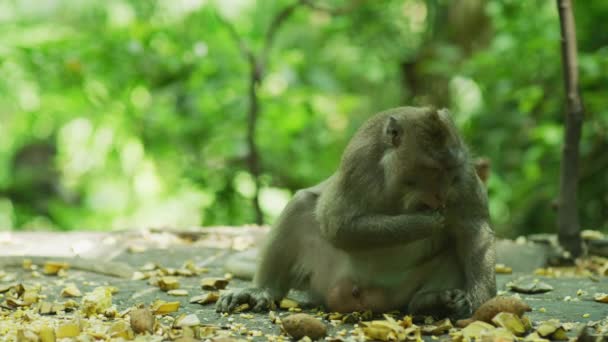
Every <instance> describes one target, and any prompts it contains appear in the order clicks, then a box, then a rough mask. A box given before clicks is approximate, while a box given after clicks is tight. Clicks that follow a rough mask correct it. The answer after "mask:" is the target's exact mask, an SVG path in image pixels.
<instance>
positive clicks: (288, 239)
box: [216, 190, 319, 312]
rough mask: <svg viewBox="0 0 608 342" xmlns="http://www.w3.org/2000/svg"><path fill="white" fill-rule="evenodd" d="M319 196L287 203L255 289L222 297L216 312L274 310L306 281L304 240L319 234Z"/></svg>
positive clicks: (306, 194) (302, 194)
mask: <svg viewBox="0 0 608 342" xmlns="http://www.w3.org/2000/svg"><path fill="white" fill-rule="evenodd" d="M317 197H318V196H317V194H316V193H314V192H313V191H310V190H301V191H299V192H297V193H296V195H295V196H294V198H293V199H292V200H291V201H290V202H289V203H288V204H287V206H286V207H285V209H284V210H283V212H282V214H281V216H280V217H279V219H278V220H277V222H276V223H275V226H274V227H273V229H272V230H271V232H270V234H269V236H268V239H267V241H266V244H265V246H264V248H263V249H262V250H261V255H260V259H259V264H258V267H257V270H256V274H255V277H254V286H253V287H249V288H244V289H238V290H233V291H229V292H227V293H225V294H223V295H222V296H221V298H220V299H219V300H218V302H217V304H216V310H217V311H220V312H230V311H232V310H233V309H234V308H235V307H237V306H238V305H240V304H244V303H247V304H249V305H250V307H251V308H252V309H253V310H254V311H261V310H267V309H271V308H272V307H273V306H274V305H275V302H276V301H278V300H280V299H281V298H283V297H284V296H285V295H286V294H287V292H289V290H290V289H292V288H295V287H301V286H300V285H302V284H301V283H302V282H304V281H305V280H306V279H307V274H305V271H306V269H302V268H301V267H300V263H301V260H300V256H301V254H302V248H303V245H302V241H303V240H304V239H305V238H306V234H307V233H312V234H314V232H315V231H317V235H318V234H319V233H318V223H317V222H316V219H315V217H314V208H315V205H316V199H317Z"/></svg>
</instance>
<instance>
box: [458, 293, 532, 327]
mask: <svg viewBox="0 0 608 342" xmlns="http://www.w3.org/2000/svg"><path fill="white" fill-rule="evenodd" d="M528 311H532V308H530V306H528V304H526V303H525V302H524V301H522V300H521V299H519V298H515V297H505V296H497V297H494V298H492V299H490V300H488V301H487V302H485V303H483V304H482V305H481V306H480V307H479V308H478V309H477V310H476V311H475V313H474V314H473V316H472V317H471V318H470V319H461V320H459V321H458V322H456V326H458V327H461V328H462V327H466V326H467V325H468V324H470V323H472V322H474V321H482V322H486V323H491V322H492V318H494V316H496V315H497V314H498V313H500V312H510V313H513V314H515V315H517V316H519V317H521V316H522V315H523V314H524V312H528Z"/></svg>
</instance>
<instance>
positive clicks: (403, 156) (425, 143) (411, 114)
mask: <svg viewBox="0 0 608 342" xmlns="http://www.w3.org/2000/svg"><path fill="white" fill-rule="evenodd" d="M384 134H385V135H386V137H387V138H386V141H387V142H389V144H390V147H389V148H388V149H387V151H386V154H385V156H384V158H383V163H384V166H385V176H386V180H387V185H388V186H390V188H391V190H392V191H396V192H397V193H398V194H399V196H400V197H401V198H402V199H403V206H404V207H406V208H408V209H420V208H421V207H424V208H428V209H438V208H440V207H443V206H444V205H445V203H446V200H447V194H448V191H449V189H450V185H451V184H452V183H453V182H455V181H456V178H457V176H458V173H459V170H460V169H461V166H462V165H463V164H464V161H465V152H464V147H463V145H462V142H461V140H460V138H459V135H458V132H457V130H456V127H455V126H454V124H453V122H452V120H451V118H450V117H449V112H448V111H447V110H435V109H431V108H411V107H405V108H403V109H402V110H401V111H399V112H396V113H394V114H393V115H391V116H390V117H389V118H388V119H387V123H386V126H385V130H384Z"/></svg>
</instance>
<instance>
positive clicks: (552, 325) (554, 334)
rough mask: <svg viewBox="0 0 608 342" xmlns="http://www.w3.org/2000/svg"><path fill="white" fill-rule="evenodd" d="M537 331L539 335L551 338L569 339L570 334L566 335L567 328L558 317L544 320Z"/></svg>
mask: <svg viewBox="0 0 608 342" xmlns="http://www.w3.org/2000/svg"><path fill="white" fill-rule="evenodd" d="M536 332H537V333H538V335H539V336H541V337H543V338H549V339H551V340H567V339H568V336H566V329H564V327H563V326H562V324H561V323H560V322H559V321H558V320H556V319H550V320H548V321H545V322H542V323H541V324H540V325H539V326H538V328H536Z"/></svg>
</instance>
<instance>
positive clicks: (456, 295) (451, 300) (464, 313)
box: [439, 289, 473, 318]
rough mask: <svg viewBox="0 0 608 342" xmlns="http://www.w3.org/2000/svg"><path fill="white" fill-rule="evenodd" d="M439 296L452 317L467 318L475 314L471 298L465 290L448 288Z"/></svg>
mask: <svg viewBox="0 0 608 342" xmlns="http://www.w3.org/2000/svg"><path fill="white" fill-rule="evenodd" d="M439 298H440V300H441V302H442V303H443V305H445V308H446V309H447V311H448V312H449V316H450V318H465V317H470V316H471V315H472V314H473V305H472V304H471V300H470V299H469V297H468V296H467V294H466V292H464V291H463V290H460V289H452V290H446V291H443V292H442V293H441V294H440V295H439Z"/></svg>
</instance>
